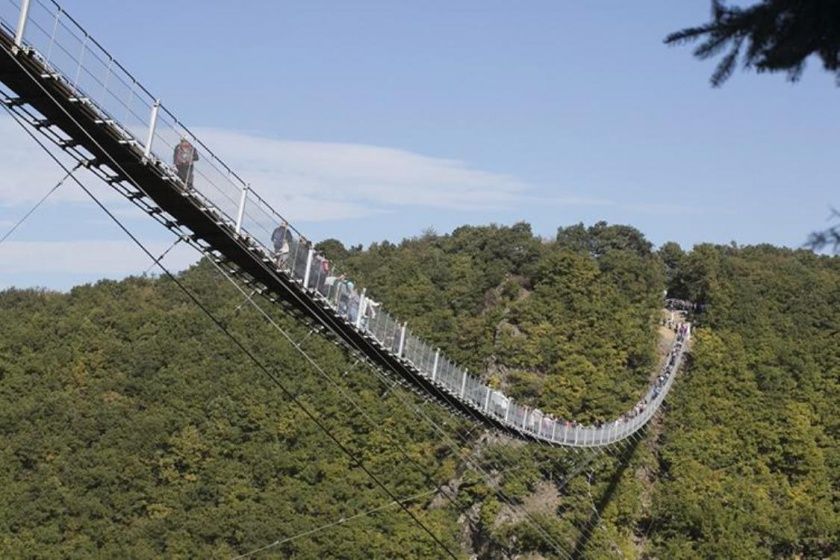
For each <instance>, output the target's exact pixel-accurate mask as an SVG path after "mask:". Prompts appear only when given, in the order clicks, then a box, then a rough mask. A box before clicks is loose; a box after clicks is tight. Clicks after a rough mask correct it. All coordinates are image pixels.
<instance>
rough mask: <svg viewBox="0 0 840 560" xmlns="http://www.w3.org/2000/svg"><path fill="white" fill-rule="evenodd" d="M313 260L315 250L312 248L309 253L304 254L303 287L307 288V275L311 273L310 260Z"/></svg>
mask: <svg viewBox="0 0 840 560" xmlns="http://www.w3.org/2000/svg"><path fill="white" fill-rule="evenodd" d="M314 258H315V249H313V248H312V247H310V248H309V252H308V253H307V254H306V268H305V269H304V270H303V287H304V288H308V287H309V275H310V273H311V271H312V259H314Z"/></svg>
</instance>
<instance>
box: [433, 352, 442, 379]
mask: <svg viewBox="0 0 840 560" xmlns="http://www.w3.org/2000/svg"><path fill="white" fill-rule="evenodd" d="M439 358H440V348H438V349H437V350H436V351H435V363H434V364H433V365H432V381H434V380H435V378H436V377H437V368H438V359H439Z"/></svg>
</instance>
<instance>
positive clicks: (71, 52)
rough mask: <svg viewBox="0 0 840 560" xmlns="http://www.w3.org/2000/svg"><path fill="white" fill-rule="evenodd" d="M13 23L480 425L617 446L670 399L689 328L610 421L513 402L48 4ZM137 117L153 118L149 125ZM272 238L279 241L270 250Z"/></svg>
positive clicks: (297, 276)
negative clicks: (178, 151)
mask: <svg viewBox="0 0 840 560" xmlns="http://www.w3.org/2000/svg"><path fill="white" fill-rule="evenodd" d="M21 14H22V15H21ZM18 16H20V17H18ZM15 20H19V25H18V27H17V29H18V30H17V32H16V33H18V34H20V35H21V36H20V37H19V39H20V42H19V45H20V48H21V49H22V50H23V52H24V53H26V55H28V56H32V57H35V58H36V59H37V60H38V61H39V62H40V64H41V65H42V66H43V67H44V68H45V69H46V70H47V75H48V76H50V77H51V78H52V79H56V80H61V81H62V82H63V84H64V85H65V86H66V88H68V90H69V91H72V92H74V94H75V100H76V101H79V102H84V103H86V104H87V105H88V106H89V107H90V108H91V109H92V110H93V111H94V112H95V113H96V114H98V115H99V117H100V121H101V122H102V124H103V125H104V126H109V127H110V128H111V129H112V131H113V132H115V133H116V134H117V135H119V137H120V138H122V140H121V143H124V144H125V145H126V146H128V147H129V148H130V149H133V150H135V151H136V152H137V155H138V157H141V158H142V159H143V160H144V161H146V162H147V164H149V165H152V166H155V167H156V168H157V169H158V170H159V171H160V172H161V173H162V174H163V175H164V176H166V177H167V178H168V179H170V180H171V181H172V182H173V183H174V184H176V185H178V187H179V188H181V189H185V190H188V191H190V192H191V193H192V194H193V195H194V196H196V198H198V199H200V200H201V201H202V204H204V205H206V207H207V210H208V211H210V212H212V213H213V214H215V215H216V216H218V218H219V219H220V223H221V224H223V225H224V226H225V227H226V228H227V229H228V230H229V234H230V235H231V236H233V237H236V238H238V239H240V240H242V241H244V242H245V243H246V245H247V246H248V247H249V250H250V251H251V252H252V254H253V256H254V257H255V258H258V259H260V260H262V261H263V262H271V263H273V265H274V266H275V268H276V272H278V273H280V274H283V275H285V276H286V277H287V278H289V279H291V280H293V281H294V282H296V283H297V284H298V285H300V287H301V288H302V289H303V290H305V291H306V293H307V294H308V295H309V297H310V298H311V299H312V300H313V301H319V302H321V303H322V304H325V305H327V306H329V308H330V309H331V310H332V313H333V315H334V317H335V318H337V319H339V320H340V321H342V322H343V324H344V328H347V329H355V330H356V331H358V332H359V333H361V334H362V335H364V336H365V337H367V338H368V339H369V340H370V341H371V342H372V343H373V344H374V345H375V346H376V347H378V349H379V351H382V352H387V353H388V354H390V355H391V356H392V357H393V358H394V359H396V360H399V361H400V362H401V363H402V364H403V365H404V366H405V367H407V368H409V369H410V370H412V371H413V372H415V373H416V374H417V375H419V376H422V377H423V378H425V379H426V380H427V381H428V382H429V383H431V384H433V385H435V386H436V387H438V388H439V389H441V390H442V391H443V392H445V393H447V394H448V395H449V396H450V397H451V398H453V399H457V400H458V401H460V402H461V403H463V404H465V405H467V406H468V407H469V408H470V409H472V410H474V411H475V412H476V413H477V415H479V416H480V417H483V418H487V419H489V418H492V419H493V420H494V422H495V423H497V424H501V425H503V426H505V427H506V428H508V429H509V430H511V431H513V432H517V433H519V434H520V435H522V436H524V437H526V438H529V439H535V440H539V441H545V442H548V443H551V444H555V445H566V446H576V447H596V446H603V445H609V444H612V443H615V442H617V441H620V440H622V439H625V438H627V437H629V436H630V435H632V434H633V433H635V432H636V431H638V430H639V429H641V427H642V426H644V425H645V424H646V423H647V421H648V420H649V419H650V418H651V417H652V416H653V414H654V413H655V412H656V410H657V409H658V408H659V406H660V405H661V403H662V401H663V400H664V398H665V396H666V395H667V393H668V391H669V390H670V387H671V385H672V383H673V380H674V374H675V372H676V371H677V369H678V368H679V365H680V362H681V360H682V357H683V354H684V352H685V350H686V343H687V341H688V338H689V337H690V335H691V326H690V324H688V323H685V324H682V325H679V326H678V329H677V335H676V338H675V342H674V344H673V346H672V348H671V350H670V352H669V354H668V356H667V358H666V362H665V365H664V366H663V367H662V370H661V371H660V374H659V376H658V377H657V378H656V381H655V382H654V383H653V384H652V385H651V386H650V388H649V389H648V391H647V392H646V393H645V395H644V397H643V398H642V399H641V400H640V401H639V402H638V403H637V404H636V406H635V407H634V408H633V409H631V410H630V411H628V412H627V413H625V414H623V415H621V416H620V417H619V418H618V419H616V420H614V421H612V422H608V423H604V424H599V425H593V426H585V425H581V424H577V423H574V422H571V421H563V420H560V419H557V418H554V417H553V416H552V415H550V414H545V413H543V412H542V411H540V410H539V409H537V408H533V407H528V406H525V405H522V404H519V403H516V402H514V401H513V399H512V398H510V397H508V396H506V395H504V394H503V393H502V392H501V391H497V390H495V389H492V388H491V387H489V386H488V385H486V384H484V383H482V382H481V380H480V379H479V378H478V377H476V376H474V375H471V374H469V373H468V372H467V371H466V370H465V369H463V368H462V367H460V366H458V365H457V364H456V363H454V362H453V361H451V360H450V359H449V358H447V357H446V356H445V355H444V354H443V353H442V352H441V351H440V350H439V349H436V348H433V347H431V346H429V345H428V344H427V343H425V342H424V341H423V340H422V339H421V338H420V337H418V336H416V335H415V334H414V333H412V332H411V330H410V329H409V328H407V326H406V324H405V323H402V322H400V321H398V320H396V319H395V318H394V317H392V316H391V315H390V314H389V313H388V312H387V311H385V309H383V308H382V306H381V305H380V304H379V303H378V302H376V301H375V300H374V299H372V298H371V297H370V295H369V294H368V292H367V291H366V290H362V289H360V287H358V286H356V285H354V284H353V282H352V281H351V280H350V279H349V278H347V277H346V276H345V275H343V274H340V273H339V271H338V270H336V268H335V266H334V264H333V263H331V262H330V261H329V260H328V259H327V258H326V256H324V255H323V254H321V253H319V252H317V251H316V250H315V249H314V246H313V243H312V242H311V241H310V240H309V239H307V238H306V237H305V236H303V235H302V234H301V233H300V232H299V231H298V230H297V229H295V228H294V226H292V225H291V224H290V223H289V222H288V221H287V220H286V219H285V217H283V215H282V214H280V213H279V212H278V211H276V210H275V209H274V208H273V207H272V206H271V205H270V204H269V203H268V202H267V201H266V200H265V199H264V198H262V197H261V196H259V194H257V193H256V192H254V190H253V189H252V188H251V187H250V186H249V185H248V184H247V183H246V182H245V181H244V180H243V179H242V178H241V177H240V176H239V175H238V174H236V173H235V172H234V171H233V170H232V169H231V168H230V167H229V166H228V165H227V164H226V163H225V162H224V161H222V160H221V159H220V158H219V157H218V156H217V155H216V154H215V153H214V152H213V151H212V150H211V149H210V148H209V147H208V146H207V145H206V144H205V143H204V142H203V141H202V140H201V139H200V138H198V137H197V136H196V135H195V134H193V133H192V131H191V130H190V129H189V128H188V127H186V126H185V125H184V124H182V123H181V121H180V120H178V118H177V117H176V116H175V115H174V114H173V113H172V112H171V111H170V110H169V109H168V108H166V106H165V105H164V104H162V103H160V101H159V98H157V97H155V96H154V95H153V94H152V93H151V92H150V91H149V90H148V89H146V88H145V87H144V86H143V85H142V84H140V82H139V81H137V79H136V78H134V76H132V75H131V74H130V73H129V72H128V71H127V70H126V69H125V68H124V67H123V66H122V65H121V64H120V63H119V62H118V61H116V59H115V58H114V57H113V56H111V55H110V54H109V53H108V52H107V51H106V50H105V49H104V47H102V46H101V45H100V44H99V43H98V42H97V41H96V40H95V39H93V38H92V37H91V35H90V34H89V33H88V32H87V31H85V30H84V29H83V28H82V27H81V25H79V23H78V22H76V20H75V19H73V18H72V17H71V16H70V15H69V14H67V12H66V11H64V10H63V9H62V8H61V7H60V6H59V5H58V4H57V3H56V2H55V1H54V0H21V1H17V0H0V24H1V25H0V27H2V30H0V31H2V32H3V33H7V31H5V30H6V29H8V30H10V31H11V30H12V29H15V26H13V25H11V23H10V22H12V21H15ZM16 44H17V43H16ZM138 111H140V113H141V114H143V115H146V114H148V115H150V116H149V120H145V116H142V115H138ZM120 115H121V116H120ZM182 138H186V139H187V140H188V141H189V142H190V144H191V145H192V146H193V147H194V148H195V149H196V150H197V153H198V160H197V161H195V162H194V163H193V164H190V165H189V168H183V169H178V168H177V167H176V166H175V165H172V164H170V163H169V162H170V161H171V159H172V158H171V156H170V154H171V153H173V152H174V151H175V148H176V145H177V144H178V142H180V140H181V139H182ZM169 150H171V151H169ZM276 232H279V233H281V234H282V235H281V236H280V239H279V240H278V241H272V237H274V233H276Z"/></svg>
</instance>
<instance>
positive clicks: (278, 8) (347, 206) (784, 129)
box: [0, 0, 840, 289]
mask: <svg viewBox="0 0 840 560" xmlns="http://www.w3.org/2000/svg"><path fill="white" fill-rule="evenodd" d="M62 5H63V6H64V7H65V8H66V10H67V11H68V12H69V13H70V14H72V15H73V16H74V17H75V18H76V19H77V20H78V21H79V22H80V23H81V24H82V25H83V26H85V27H86V28H87V29H88V30H89V31H90V32H91V33H92V34H93V36H95V37H96V38H97V40H98V41H99V42H100V43H102V44H103V45H104V46H105V47H106V48H107V49H108V50H109V51H110V52H111V53H112V54H114V55H115V56H116V57H117V58H118V59H119V60H120V61H121V62H122V63H123V64H124V65H125V66H126V67H127V68H128V69H130V70H131V71H132V73H133V74H134V75H135V76H137V77H138V78H139V79H140V80H141V81H142V82H143V83H144V84H145V85H146V86H147V87H148V88H149V89H150V90H152V91H153V92H154V93H155V95H157V96H159V97H160V98H161V99H162V100H163V101H164V103H165V104H166V105H167V106H168V107H169V108H170V109H172V110H173V112H175V113H176V114H177V115H178V116H179V117H180V118H181V120H182V121H184V122H186V123H188V124H190V125H191V126H193V127H195V128H196V129H197V130H199V131H203V132H204V135H203V136H206V137H207V138H208V139H212V140H215V143H214V142H210V141H209V140H208V144H210V145H211V146H212V147H214V148H218V149H217V150H216V151H217V152H218V153H219V154H220V155H221V156H222V157H223V158H225V159H229V160H230V161H231V162H232V163H241V166H239V165H236V166H235V167H236V169H237V171H238V172H239V173H240V174H241V175H242V176H244V177H245V178H246V179H247V180H252V182H253V185H254V188H255V189H256V190H257V191H259V192H264V193H268V194H271V193H275V192H276V193H282V195H283V196H285V197H287V198H288V197H289V195H290V193H293V194H294V193H296V194H298V195H299V196H298V197H297V199H296V200H297V203H290V205H289V206H288V208H285V209H284V210H285V212H286V213H287V214H288V217H289V218H290V219H291V220H292V221H293V222H295V223H296V224H299V227H300V229H301V230H303V231H304V232H305V233H308V234H309V235H310V236H311V237H313V238H315V239H322V238H326V237H336V238H339V239H341V240H342V241H344V242H345V243H347V244H351V243H353V244H355V243H365V244H367V243H369V242H371V241H375V240H381V239H390V240H399V239H401V238H403V237H407V236H412V235H417V234H419V233H420V232H421V231H422V230H423V229H425V228H427V227H430V226H431V227H434V228H435V229H437V230H438V231H440V232H446V231H450V230H451V229H452V228H454V227H457V226H458V225H462V224H466V223H470V224H485V223H490V222H497V223H506V224H510V223H513V222H516V221H519V220H525V221H528V222H530V223H531V224H532V225H533V226H534V229H535V231H536V232H537V233H539V234H542V235H545V236H552V235H553V234H554V232H555V231H556V228H557V226H560V225H569V224H574V223H577V222H581V221H582V222H584V223H587V224H590V223H593V222H595V221H598V220H602V219H603V220H607V221H608V222H611V223H626V224H630V225H633V226H635V227H637V228H639V229H640V230H641V231H642V232H643V233H645V235H647V236H648V238H649V239H650V240H651V241H653V242H654V243H656V244H661V243H663V242H665V241H668V240H676V241H678V242H679V243H681V244H682V245H683V246H685V247H690V246H692V245H693V244H695V243H699V242H703V241H712V242H720V243H728V242H730V241H732V240H734V241H737V242H738V243H742V244H750V243H759V242H769V243H774V244H778V245H787V246H799V245H801V243H802V242H803V241H804V239H805V238H806V237H807V234H808V232H809V231H811V230H813V229H816V228H819V227H821V226H824V225H825V219H826V217H827V215H828V208H829V206H830V205H832V204H834V205H840V196H838V193H840V190H839V189H838V188H837V177H838V175H839V173H838V172H840V157H838V156H837V148H836V141H835V138H836V126H837V122H838V120H839V119H838V117H840V106H839V105H838V104H837V94H838V89H837V87H836V85H835V84H834V81H833V79H832V78H831V76H829V75H827V74H825V73H824V72H823V71H822V70H821V69H820V68H819V66H818V64H817V63H816V62H814V63H813V64H812V65H811V67H810V68H809V69H808V70H807V71H806V72H805V74H804V76H803V78H802V80H801V82H800V83H797V84H790V83H789V82H787V81H786V80H785V77H784V76H783V75H754V74H750V73H740V72H739V73H737V74H736V75H734V76H733V78H732V79H731V80H730V81H729V82H728V83H727V84H725V85H724V87H723V88H720V89H712V88H711V87H710V86H709V82H708V78H709V75H710V74H711V72H712V70H713V67H714V62H711V61H710V62H698V61H696V60H695V59H694V58H693V57H692V56H691V53H690V47H689V48H686V47H683V48H669V47H666V46H664V45H663V44H662V39H663V38H664V37H665V35H667V34H668V33H669V32H671V31H674V30H676V29H679V28H681V27H684V26H688V25H692V24H697V23H700V22H702V21H705V20H706V19H707V18H708V13H709V2H707V1H705V0H704V1H699V0H698V1H695V2H674V1H673V0H671V1H651V2H645V3H630V2H626V1H602V2H557V1H551V2H548V1H546V2H540V1H530V2H527V3H513V2H502V1H488V0H483V1H480V2H479V1H475V2H472V1H455V2H453V1H446V2H443V1H431V2H397V1H390V2H384V1H383V2H365V1H359V2H338V1H334V2H326V1H307V2H296V3H292V2H276V1H273V2H257V1H254V2H249V3H243V2H236V3H235V2H206V1H205V2H193V1H178V2H172V1H169V2H157V1H146V2H142V3H139V2H135V3H119V4H117V3H113V2H94V1H90V0H88V1H84V2H83V1H80V0H73V1H69V0H68V1H65V2H63V3H62ZM6 121H7V120H6ZM0 130H2V131H3V135H2V140H0V169H3V170H4V175H6V176H7V180H6V184H5V185H0V232H4V231H5V230H6V229H7V228H8V225H9V224H10V223H12V222H14V221H15V220H16V219H17V217H19V216H20V215H22V214H23V213H24V212H25V211H26V210H27V209H28V207H30V206H31V204H32V203H33V202H34V201H35V200H37V197H38V196H40V194H42V193H43V192H46V190H48V189H49V188H50V186H51V185H52V183H54V182H55V180H57V179H58V178H59V177H60V175H61V173H60V172H59V170H57V169H55V168H53V167H52V165H51V164H50V163H49V161H48V160H47V159H46V158H45V157H44V156H42V155H40V154H38V152H37V151H36V150H35V149H34V148H32V142H31V140H29V139H28V138H27V137H26V136H25V135H24V133H23V132H21V131H19V130H17V129H14V128H13V127H12V126H11V124H10V123H9V122H4V121H3V120H1V119H0ZM10 174H11V175H14V177H12V178H9V177H10ZM91 184H93V183H92V181H91ZM465 185H466V186H465ZM62 189H63V190H62V191H60V192H61V194H60V195H59V196H56V197H55V199H51V201H50V203H49V204H47V205H46V206H45V207H44V208H43V209H42V210H40V211H39V212H38V213H37V214H36V215H34V216H33V217H32V218H31V219H30V220H29V221H28V222H27V223H26V224H25V225H24V227H23V228H21V230H19V231H18V232H16V234H15V236H14V237H13V238H12V239H11V240H10V241H9V242H7V243H6V244H5V245H6V246H5V247H4V246H0V287H3V286H9V285H18V286H32V285H42V286H47V287H51V288H58V289H66V288H67V287H69V286H70V285H72V284H73V283H77V282H82V281H91V280H94V279H96V278H100V277H119V276H121V275H124V274H129V273H140V272H142V271H143V270H144V269H145V268H146V266H145V263H144V261H143V258H142V256H141V255H139V254H138V253H136V252H132V251H128V250H126V249H125V247H127V246H125V245H124V244H125V239H124V238H123V237H122V234H121V233H119V232H118V231H117V230H116V229H115V228H113V227H111V226H109V225H108V224H107V223H106V222H105V221H104V220H103V216H102V215H101V214H99V213H98V212H97V211H96V210H95V209H94V208H93V207H92V206H91V204H90V203H88V202H85V201H84V199H83V198H82V197H81V196H79V194H78V192H73V189H74V187H72V186H70V188H69V189H66V187H62ZM65 189H66V190H65ZM99 192H103V193H104V192H105V191H104V188H103V189H101V190H100V191H99ZM277 196H278V197H280V194H277ZM279 199H281V198H278V200H279ZM110 204H113V205H114V206H115V207H116V208H118V209H121V211H122V212H123V214H124V216H125V217H126V218H127V219H129V220H130V224H129V225H130V227H132V228H134V229H137V230H138V231H140V232H141V233H142V234H143V236H144V239H146V240H148V241H149V242H150V243H152V245H153V246H154V247H155V248H156V249H157V248H160V249H163V248H165V247H166V245H167V241H168V233H167V232H166V231H165V230H162V229H161V228H159V227H158V226H156V225H155V224H153V223H150V220H148V219H144V218H143V217H142V216H138V215H136V214H131V211H130V210H128V209H127V208H123V206H122V203H121V202H120V201H119V200H117V199H114V198H112V199H111V200H110ZM38 255H43V257H42V258H39V257H38ZM79 255H86V256H88V258H86V259H85V258H79ZM94 257H96V258H94ZM191 258H192V256H191V255H190V254H188V253H187V252H184V253H183V254H176V255H173V256H172V259H173V260H172V261H171V264H172V265H173V266H176V268H177V267H178V266H183V265H185V264H186V263H188V262H189V260H190V259H191Z"/></svg>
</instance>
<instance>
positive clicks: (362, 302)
mask: <svg viewBox="0 0 840 560" xmlns="http://www.w3.org/2000/svg"><path fill="white" fill-rule="evenodd" d="M306 273H307V274H309V267H308V266H307V267H306ZM303 287H304V288H305V287H306V284H304V285H303ZM365 294H367V288H362V295H360V296H359V309H357V310H356V328H357V329H358V328H361V326H362V316H363V315H364V314H365V305H367V299H365Z"/></svg>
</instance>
